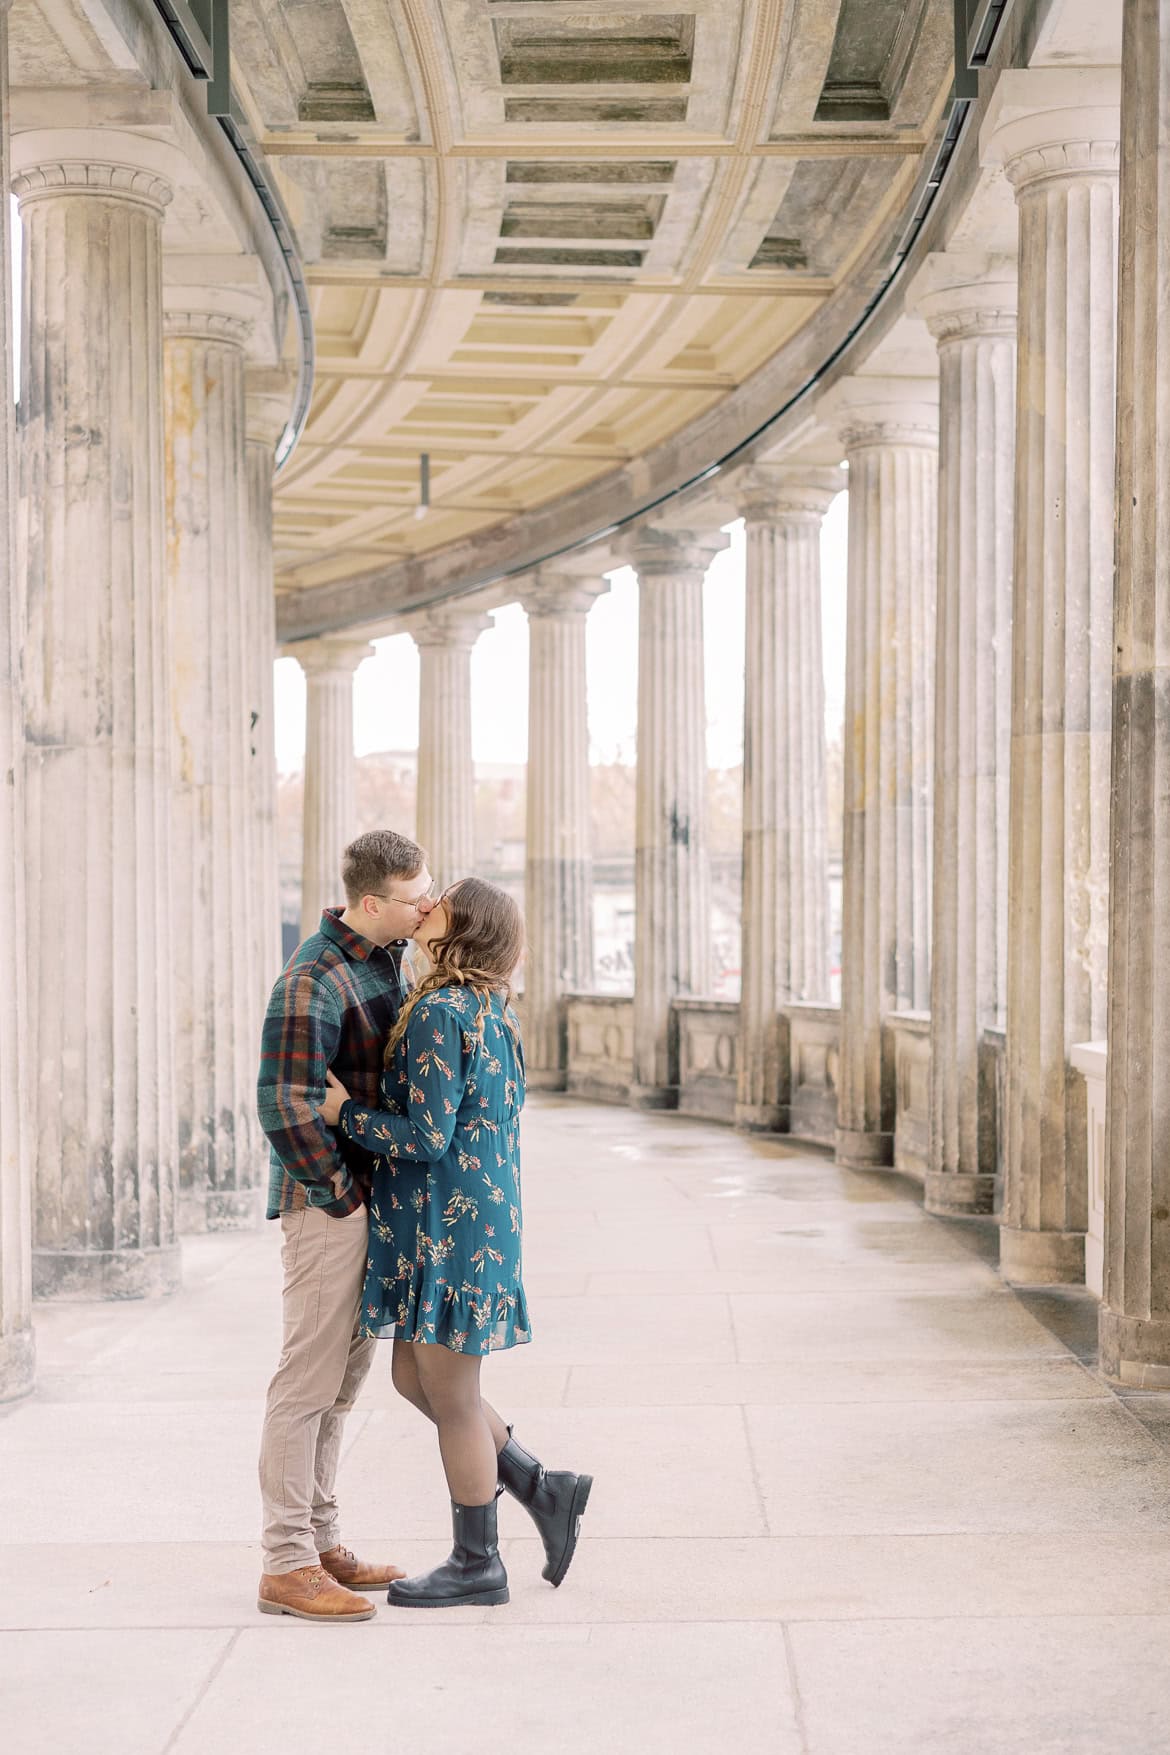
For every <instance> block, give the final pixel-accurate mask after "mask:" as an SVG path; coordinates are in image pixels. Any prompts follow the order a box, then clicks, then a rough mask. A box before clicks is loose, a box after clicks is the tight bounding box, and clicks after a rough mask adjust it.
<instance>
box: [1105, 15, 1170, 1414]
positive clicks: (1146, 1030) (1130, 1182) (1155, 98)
mask: <svg viewBox="0 0 1170 1755" xmlns="http://www.w3.org/2000/svg"><path fill="white" fill-rule="evenodd" d="M1124 57H1125V59H1124V65H1123V70H1122V101H1121V119H1122V133H1121V252H1120V285H1119V291H1118V323H1119V331H1120V333H1119V347H1118V385H1117V508H1118V521H1117V533H1118V535H1117V572H1116V582H1115V597H1114V614H1113V801H1112V802H1113V813H1112V824H1111V833H1110V853H1111V858H1110V889H1109V909H1110V912H1109V1007H1108V1015H1109V1059H1108V1098H1107V1115H1108V1123H1107V1127H1106V1154H1107V1158H1106V1172H1105V1263H1104V1267H1105V1272H1104V1303H1103V1305H1102V1307H1101V1313H1100V1335H1101V1364H1102V1368H1103V1370H1104V1371H1105V1372H1106V1373H1107V1374H1108V1375H1109V1376H1110V1377H1113V1378H1115V1379H1119V1380H1120V1381H1122V1382H1124V1383H1130V1384H1134V1385H1136V1386H1138V1387H1139V1388H1159V1389H1164V1388H1170V1223H1168V1220H1170V996H1168V993H1167V985H1166V948H1167V946H1168V945H1170V528H1168V527H1167V511H1166V493H1167V489H1166V483H1167V467H1168V463H1170V454H1168V449H1167V426H1166V423H1167V414H1168V401H1167V393H1168V387H1167V364H1168V360H1170V321H1168V317H1167V311H1166V287H1167V283H1168V281H1170V218H1168V212H1167V196H1168V192H1170V144H1168V140H1170V136H1168V132H1167V129H1168V114H1170V108H1168V95H1167V94H1168V93H1170V5H1168V4H1167V3H1166V0H1139V3H1137V4H1134V5H1130V6H1128V7H1127V8H1126V21H1125V47H1124Z"/></svg>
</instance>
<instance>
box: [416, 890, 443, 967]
mask: <svg viewBox="0 0 1170 1755" xmlns="http://www.w3.org/2000/svg"><path fill="white" fill-rule="evenodd" d="M450 923H451V916H450V913H449V911H448V908H447V904H446V902H444V901H443V900H442V898H441V897H440V899H439V901H437V902H436V903H435V905H434V907H433V908H432V909H431V911H430V913H429V914H424V915H423V917H422V919H421V920H420V921H419V923H418V925H417V926H416V927H415V929H414V942H415V944H416V945H421V946H422V947H423V950H424V951H426V952H428V954H429V952H430V948H431V946H432V945H433V944H434V943H435V941H436V939H441V938H443V937H444V935H445V934H446V932H447V930H448V927H449V926H450Z"/></svg>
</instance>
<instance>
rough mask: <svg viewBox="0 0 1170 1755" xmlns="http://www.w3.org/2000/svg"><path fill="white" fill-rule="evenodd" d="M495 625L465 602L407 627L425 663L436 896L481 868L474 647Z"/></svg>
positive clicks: (423, 716)
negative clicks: (478, 864) (473, 708)
mask: <svg viewBox="0 0 1170 1755" xmlns="http://www.w3.org/2000/svg"><path fill="white" fill-rule="evenodd" d="M491 626H492V618H491V617H490V616H487V615H484V614H482V613H481V611H479V610H478V609H471V608H466V607H460V606H459V605H458V604H451V605H443V606H442V607H440V608H436V609H432V610H427V611H425V612H424V613H423V614H422V615H419V616H415V617H412V618H411V620H410V621H408V622H407V623H406V627H407V629H408V631H409V633H410V634H411V636H412V637H413V639H414V643H415V645H416V646H417V647H418V651H419V661H420V669H419V684H418V811H417V828H416V838H417V840H418V843H419V845H420V846H421V847H423V848H425V850H426V852H427V855H428V858H429V860H430V869H431V872H432V873H433V875H434V878H435V893H436V894H438V893H439V892H440V891H441V890H443V889H445V888H446V886H447V885H448V884H449V883H451V881H452V880H453V879H454V878H457V877H466V876H467V874H468V873H469V872H470V871H471V870H472V869H473V865H474V856H475V770H474V768H473V766H472V760H471V650H472V647H473V646H474V645H475V642H476V641H477V640H478V639H479V636H480V635H481V634H482V633H484V632H485V631H486V630H487V629H488V628H490V627H491Z"/></svg>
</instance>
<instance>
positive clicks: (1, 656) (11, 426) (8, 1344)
mask: <svg viewBox="0 0 1170 1755" xmlns="http://www.w3.org/2000/svg"><path fill="white" fill-rule="evenodd" d="M10 5H11V0H0V191H6V190H7V189H8V184H9V174H8V11H9V7H10ZM9 207H10V204H9V203H8V201H4V202H3V209H2V211H0V918H3V919H4V920H6V921H7V922H8V947H7V963H8V978H7V980H6V982H5V989H4V997H3V1000H0V1401H9V1400H11V1399H12V1398H13V1397H15V1396H19V1395H24V1394H25V1392H26V1391H27V1390H29V1389H31V1387H32V1381H33V1370H34V1358H35V1348H34V1344H33V1330H32V1255H31V1250H32V1160H31V1156H30V1151H31V1145H32V1133H31V1129H30V1127H29V1117H28V1113H27V1104H28V1081H27V1077H26V1071H27V1062H26V1053H27V1045H26V1034H27V1030H28V1012H27V1007H28V998H27V982H28V967H27V945H26V939H25V931H26V927H25V912H24V897H25V875H24V858H25V852H24V760H23V755H24V752H23V749H22V747H21V745H22V735H21V727H20V668H19V667H20V645H21V637H22V635H23V632H24V589H23V584H22V575H21V573H20V572H19V571H18V570H17V567H16V564H15V563H16V556H15V552H14V542H13V538H14V534H15V523H14V517H13V514H14V512H15V509H16V508H15V497H16V496H15V493H14V488H15V461H16V430H15V423H14V420H13V409H12V343H11V340H10V337H11V335H12V325H11V321H10V318H11V311H10V305H11V293H10V288H11V286H12V232H11V221H10V216H9Z"/></svg>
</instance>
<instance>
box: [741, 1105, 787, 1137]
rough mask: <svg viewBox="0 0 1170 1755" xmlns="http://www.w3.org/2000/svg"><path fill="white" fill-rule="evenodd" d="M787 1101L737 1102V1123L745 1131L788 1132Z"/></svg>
mask: <svg viewBox="0 0 1170 1755" xmlns="http://www.w3.org/2000/svg"><path fill="white" fill-rule="evenodd" d="M789 1114H790V1111H789V1107H788V1104H787V1103H737V1104H736V1106H735V1125H736V1127H738V1128H742V1129H743V1131H744V1132H745V1133H787V1132H788V1121H789Z"/></svg>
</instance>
